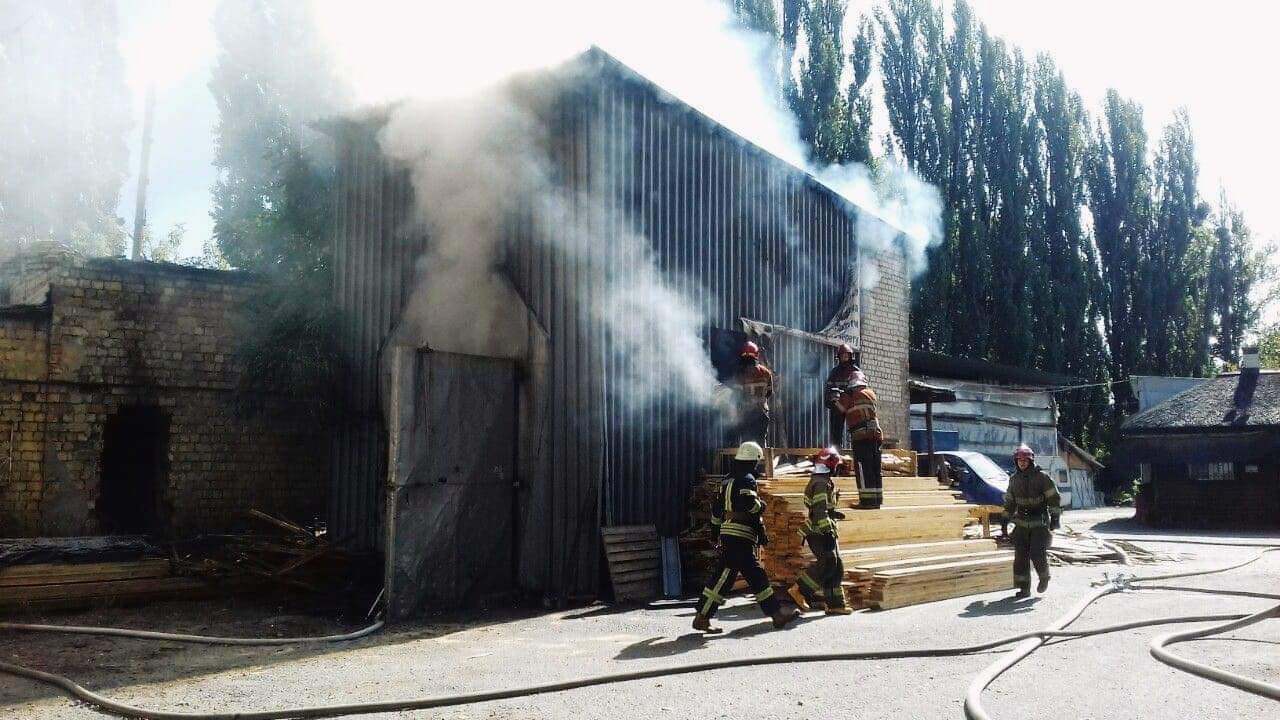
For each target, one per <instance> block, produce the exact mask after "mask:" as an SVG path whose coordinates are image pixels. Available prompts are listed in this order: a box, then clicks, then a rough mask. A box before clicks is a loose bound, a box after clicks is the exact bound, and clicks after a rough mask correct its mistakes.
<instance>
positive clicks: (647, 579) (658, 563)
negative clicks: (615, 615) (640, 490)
mask: <svg viewBox="0 0 1280 720" xmlns="http://www.w3.org/2000/svg"><path fill="white" fill-rule="evenodd" d="M600 534H601V536H602V538H603V540H604V550H605V557H606V559H607V560H608V561H609V579H610V580H611V581H612V582H613V597H614V599H615V600H617V601H618V602H626V601H628V600H637V601H642V602H643V601H645V600H652V599H654V598H656V597H658V596H659V595H661V594H662V556H661V551H660V550H659V547H658V530H657V528H655V527H654V526H653V525H619V526H615V527H606V528H601V529H600Z"/></svg>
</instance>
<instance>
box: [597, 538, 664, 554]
mask: <svg viewBox="0 0 1280 720" xmlns="http://www.w3.org/2000/svg"><path fill="white" fill-rule="evenodd" d="M658 546H659V543H658V541H657V540H627V541H625V542H618V541H614V540H610V541H608V542H607V543H605V546H604V548H605V552H609V551H612V552H631V551H633V550H645V549H648V548H656V547H658Z"/></svg>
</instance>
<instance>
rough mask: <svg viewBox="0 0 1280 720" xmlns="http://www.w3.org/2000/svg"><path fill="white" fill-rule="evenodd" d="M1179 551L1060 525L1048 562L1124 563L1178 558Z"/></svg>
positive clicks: (1142, 562)
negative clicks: (1165, 550)
mask: <svg viewBox="0 0 1280 720" xmlns="http://www.w3.org/2000/svg"><path fill="white" fill-rule="evenodd" d="M1179 559H1181V556H1180V555H1178V554H1177V553H1162V552H1155V551H1154V550H1148V549H1147V548H1144V547H1142V546H1140V545H1135V544H1133V543H1131V542H1127V541H1125V540H1112V539H1103V538H1101V537H1099V536H1097V535H1094V534H1093V533H1087V532H1076V531H1074V530H1070V529H1061V530H1057V531H1055V532H1054V533H1053V544H1052V545H1051V546H1049V562H1050V564H1053V565H1087V564H1097V563H1119V564H1121V565H1134V564H1147V563H1157V562H1163V561H1167V560H1179Z"/></svg>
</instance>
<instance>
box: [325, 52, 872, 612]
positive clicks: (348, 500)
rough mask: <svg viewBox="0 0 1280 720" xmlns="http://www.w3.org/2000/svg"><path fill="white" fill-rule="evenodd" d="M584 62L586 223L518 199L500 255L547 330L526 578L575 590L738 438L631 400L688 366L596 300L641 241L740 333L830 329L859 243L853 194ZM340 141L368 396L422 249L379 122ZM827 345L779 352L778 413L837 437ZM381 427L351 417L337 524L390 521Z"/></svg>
mask: <svg viewBox="0 0 1280 720" xmlns="http://www.w3.org/2000/svg"><path fill="white" fill-rule="evenodd" d="M582 62H583V63H584V64H586V65H588V66H589V69H590V70H591V72H587V73H582V72H579V73H578V74H577V75H576V77H578V78H579V82H578V83H577V84H576V85H575V86H574V87H573V88H570V89H567V90H565V91H564V92H562V93H561V94H560V95H559V99H558V101H556V102H554V103H551V104H550V105H549V106H547V108H545V109H544V112H545V114H546V120H547V122H548V125H549V127H550V130H551V132H550V133H549V138H550V143H551V147H550V148H549V150H550V152H551V155H552V157H553V159H554V162H555V164H556V166H557V167H558V169H559V170H560V171H561V172H562V173H563V180H564V184H565V185H566V186H567V187H570V188H575V189H577V190H579V191H580V192H578V193H576V194H573V195H572V199H571V201H570V204H571V207H570V216H571V218H570V220H571V221H570V222H568V223H566V224H565V229H564V232H563V236H562V237H551V238H546V237H541V238H537V239H535V237H534V232H535V231H534V230H533V228H534V227H535V226H536V225H537V223H536V222H535V219H534V218H532V217H531V216H530V215H528V214H523V215H522V214H519V213H518V214H517V216H516V217H513V218H511V219H510V221H509V228H510V230H509V237H508V242H507V248H508V256H507V258H506V259H505V266H506V269H507V271H508V273H509V275H510V277H511V279H512V281H513V284H514V285H515V286H516V288H517V290H518V292H519V293H520V294H521V296H522V297H523V298H524V300H525V301H526V303H528V305H529V307H530V309H531V311H532V312H533V314H534V316H535V317H536V319H537V322H538V323H539V324H540V325H541V328H542V329H543V330H545V331H546V337H547V342H546V350H545V357H543V358H540V359H538V360H537V362H536V363H531V366H532V365H535V364H536V367H531V370H530V374H529V378H530V379H529V380H528V382H530V383H536V384H538V385H539V388H540V389H538V390H537V391H536V392H534V393H532V396H533V397H536V399H535V400H533V401H532V402H536V403H538V405H539V407H538V409H537V411H536V412H533V413H530V414H528V417H534V418H538V426H537V427H536V428H522V433H523V434H526V435H529V434H536V435H537V436H538V438H539V441H538V443H537V446H538V448H537V450H536V451H534V452H533V453H532V455H533V456H536V458H537V459H536V460H530V461H529V462H528V463H525V472H526V474H527V475H528V474H534V475H536V477H525V478H523V482H524V490H523V496H522V503H523V509H522V519H521V535H522V538H523V540H522V545H523V546H524V547H523V548H522V550H521V562H522V563H524V564H527V565H528V566H529V568H526V569H525V570H524V571H522V573H521V576H522V583H524V584H526V585H527V586H528V589H535V588H539V589H541V590H543V591H544V592H548V593H554V594H557V595H560V596H561V597H567V596H574V595H590V594H592V593H593V592H595V591H596V590H597V589H598V585H599V579H600V570H601V561H600V552H599V542H600V541H599V527H600V526H601V525H614V524H635V523H653V524H656V525H657V526H658V527H659V529H660V531H661V532H663V533H664V534H674V533H677V532H679V531H680V530H681V528H682V527H683V525H684V522H685V517H686V515H685V503H686V497H687V495H688V489H689V486H690V484H691V483H692V482H694V481H695V480H696V479H697V473H698V471H699V469H700V468H702V467H705V466H707V465H708V462H709V460H710V458H711V452H712V450H713V449H714V448H717V447H719V446H721V445H723V443H724V437H723V432H722V430H723V429H722V428H720V427H719V426H718V425H717V424H716V422H715V418H714V417H713V415H712V414H711V412H710V411H709V410H707V409H705V408H704V407H699V404H698V403H690V402H689V401H688V398H685V397H681V396H680V394H679V393H678V392H677V393H666V394H660V395H659V397H658V399H657V400H656V401H654V402H652V403H646V404H642V405H640V404H637V403H635V402H633V401H632V400H631V398H632V396H634V395H635V393H634V392H632V388H629V387H627V386H626V383H627V382H630V381H631V380H632V379H634V378H636V377H637V376H638V377H639V378H641V382H643V383H650V384H654V385H662V384H671V383H672V382H673V379H672V378H670V377H665V376H664V371H663V370H662V369H661V368H662V365H661V364H660V363H655V362H649V361H646V358H644V357H630V356H628V357H624V356H620V355H619V354H618V353H616V352H613V351H612V349H611V348H613V347H614V344H613V343H612V342H611V341H610V333H611V329H610V328H609V327H607V326H606V325H605V324H604V323H601V322H599V321H598V318H596V317H595V316H593V314H592V309H593V308H598V307H600V306H601V303H603V302H604V301H605V300H606V297H607V294H608V292H607V291H608V288H607V286H606V282H607V280H608V279H611V278H619V277H625V276H626V274H627V273H628V272H631V271H632V267H631V264H632V263H633V262H634V256H633V255H632V254H630V252H629V250H630V249H632V248H633V245H632V244H631V243H632V241H631V238H633V237H641V238H644V239H645V242H646V244H647V245H648V247H649V249H650V251H651V252H652V256H653V258H654V260H655V262H656V264H657V266H658V267H659V268H660V269H661V271H662V273H663V275H664V277H666V278H669V279H675V280H674V281H675V282H676V283H677V284H678V285H679V287H680V288H681V289H682V290H684V291H685V292H686V293H688V294H690V295H692V296H694V297H698V298H704V299H706V300H707V301H708V307H707V317H706V325H705V327H703V328H702V329H701V332H702V334H703V335H704V338H703V339H704V340H706V339H707V337H706V336H707V335H709V333H710V332H711V330H712V328H720V329H725V330H740V329H741V326H740V322H739V319H740V318H742V317H748V318H752V319H755V320H761V321H764V322H769V323H775V324H780V325H786V326H789V327H793V328H797V329H801V330H809V331H817V330H820V329H821V328H823V327H824V326H825V325H826V324H827V322H828V321H829V320H830V319H831V317H832V314H833V313H834V312H835V311H836V310H837V308H839V307H840V305H841V303H842V301H843V300H844V299H845V297H846V293H847V292H848V290H849V288H848V283H849V279H850V277H851V276H856V274H855V273H852V272H851V270H852V268H853V266H854V264H855V263H856V259H857V248H856V243H855V238H854V228H855V225H856V218H855V216H854V214H853V213H854V212H856V210H855V209H854V208H853V207H852V206H851V205H849V204H848V203H846V202H844V201H842V200H840V199H839V198H837V197H836V196H835V195H834V194H833V193H831V192H830V191H829V190H827V189H826V188H824V187H822V186H821V185H819V184H817V183H816V182H814V181H813V180H812V179H811V178H809V177H807V176H806V175H804V174H803V173H801V172H799V171H797V170H796V169H795V168H792V167H791V166H789V165H786V164H784V163H782V162H780V161H778V160H777V159H776V158H774V157H773V156H771V155H769V154H767V153H764V152H763V151H761V150H759V149H758V148H755V147H754V146H752V145H749V144H747V143H745V142H744V141H743V140H741V139H740V138H739V137H737V136H736V135H733V134H732V133H729V132H727V131H725V130H724V129H723V128H721V127H719V126H718V125H715V124H714V123H712V122H710V121H709V120H707V119H706V118H705V117H704V116H702V115H700V114H698V113H697V112H695V111H693V110H691V109H690V108H688V107H687V106H685V105H683V104H681V103H679V102H678V101H676V100H674V99H673V98H671V97H670V96H667V95H666V94H665V93H662V92H661V91H660V90H659V89H657V88H656V87H654V86H653V85H652V84H650V83H648V82H647V81H645V80H643V78H640V77H639V76H636V75H634V74H633V73H631V72H630V71H629V70H627V69H626V68H624V67H622V66H621V65H619V64H617V63H616V62H615V61H612V60H611V59H610V58H608V56H605V55H604V54H603V53H598V52H593V53H588V54H587V55H586V56H584V58H583V60H582ZM579 70H581V68H579ZM344 142H345V145H346V147H344V148H341V149H340V152H339V163H340V165H339V167H340V170H341V173H342V179H341V181H340V183H339V185H340V186H341V187H340V193H342V196H343V202H342V203H340V205H341V206H342V209H341V211H340V213H339V221H338V239H337V241H336V243H337V244H336V248H337V249H338V257H337V259H336V262H337V264H338V266H339V272H338V273H337V279H336V283H337V297H338V299H339V303H340V305H341V306H342V307H343V308H345V309H348V311H349V313H350V320H349V322H350V325H349V326H348V328H347V335H348V339H349V343H348V346H347V347H344V351H349V352H350V356H351V359H352V361H353V364H354V365H355V366H356V369H357V372H358V374H362V377H363V378H364V380H361V381H360V382H359V383H357V387H356V388H354V391H353V396H354V398H355V399H356V400H359V401H361V402H362V403H364V404H363V405H362V407H365V408H367V409H368V410H370V411H373V410H374V409H375V408H376V403H375V402H374V401H375V400H376V387H375V386H374V385H371V384H370V383H371V381H372V380H375V379H376V374H377V360H376V357H374V356H373V354H376V351H377V346H378V344H379V338H380V337H384V336H385V334H386V333H387V332H388V330H389V329H390V327H391V326H392V321H393V320H394V315H395V313H396V312H398V308H399V307H400V306H401V304H402V303H403V300H404V296H405V291H406V286H407V282H408V280H409V278H411V274H412V263H411V262H410V261H409V260H408V256H407V255H405V254H404V253H403V251H404V250H405V248H406V247H409V245H406V244H405V243H403V242H401V241H400V240H399V239H398V238H397V237H396V232H395V228H396V227H398V223H399V222H400V220H402V219H403V217H404V214H405V210H406V202H407V195H406V193H407V189H406V188H407V182H406V181H405V179H404V178H403V177H401V178H393V177H391V176H389V175H388V172H387V168H386V166H385V164H384V163H383V161H382V160H381V158H380V157H378V156H377V154H376V149H375V147H374V145H373V143H372V140H371V138H370V137H369V136H365V137H356V136H354V135H351V134H348V135H347V136H346V138H345V141H344ZM357 145H361V147H356V146H357ZM348 195H354V196H356V197H357V198H359V199H358V200H351V199H349V198H348V197H347V196H348ZM575 227H576V228H582V227H587V228H589V231H588V232H586V233H581V232H575V231H574V228H575ZM553 235H554V233H553ZM371 246H372V247H371ZM379 274H383V275H384V276H385V280H386V282H385V283H379V282H378V275H379ZM638 323H639V321H638V320H636V319H634V318H630V317H625V318H622V320H621V324H620V325H619V326H617V327H615V330H616V331H621V332H627V333H635V334H639V335H641V336H644V337H647V338H648V343H647V346H646V347H647V348H649V350H648V352H651V353H662V352H663V351H664V342H663V339H664V328H661V327H640V326H638ZM827 352H828V351H825V350H819V349H816V348H813V347H811V346H810V345H809V344H808V343H802V342H799V341H795V340H790V339H788V340H779V341H778V342H776V343H774V347H773V356H772V357H770V358H767V361H768V362H769V363H770V364H771V365H773V366H774V367H775V370H777V371H779V396H778V398H777V402H776V404H775V415H776V416H778V417H780V418H782V419H784V420H785V435H786V439H787V441H788V442H789V443H791V444H793V445H803V446H808V445H813V444H818V443H820V442H822V441H823V440H825V425H826V414H825V410H823V408H822V407H821V403H820V400H819V398H820V393H821V383H822V379H823V377H824V376H825V372H826V368H827V366H828V364H829V361H830V358H829V357H828V356H827V354H826V353H827ZM707 392H708V395H709V394H710V392H711V389H710V388H708V390H707ZM374 432H376V428H374V427H373V424H372V421H361V422H360V423H353V425H352V427H351V429H350V430H349V431H348V434H347V435H344V437H343V438H341V439H340V441H339V443H338V447H337V449H336V452H338V454H339V458H340V459H341V462H337V463H335V467H336V468H339V470H338V471H337V472H335V488H334V498H335V520H334V522H335V525H337V526H338V527H346V526H351V527H360V528H364V527H365V524H375V525H376V520H374V519H370V518H376V515H372V513H373V511H374V508H373V507H372V506H371V503H372V504H373V505H376V502H375V501H376V499H377V493H378V480H379V479H380V474H381V463H380V462H379V461H378V459H377V458H374V457H371V456H370V453H371V452H373V453H375V454H376V452H377V451H378V449H377V448H374V447H373V445H372V442H371V440H370V438H371V434H372V433H374ZM357 466H359V467H357Z"/></svg>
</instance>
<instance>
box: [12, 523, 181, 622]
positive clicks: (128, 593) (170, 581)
mask: <svg viewBox="0 0 1280 720" xmlns="http://www.w3.org/2000/svg"><path fill="white" fill-rule="evenodd" d="M205 588H206V583H204V582H201V581H199V580H193V579H191V578H183V577H175V576H174V575H173V573H172V567H171V563H170V560H169V558H167V557H165V556H164V551H163V550H162V549H161V548H159V547H157V546H155V545H152V544H151V543H149V542H147V541H146V540H145V539H143V538H141V537H133V536H119V537H93V538H75V537H71V538H31V539H14V540H0V611H4V612H9V611H18V610H53V609H72V608H84V607H93V606H99V605H111V604H121V603H128V602H138V601H146V600H154V599H158V598H164V597H173V596H177V595H186V594H189V593H193V592H200V591H202V590H204V589H205Z"/></svg>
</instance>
